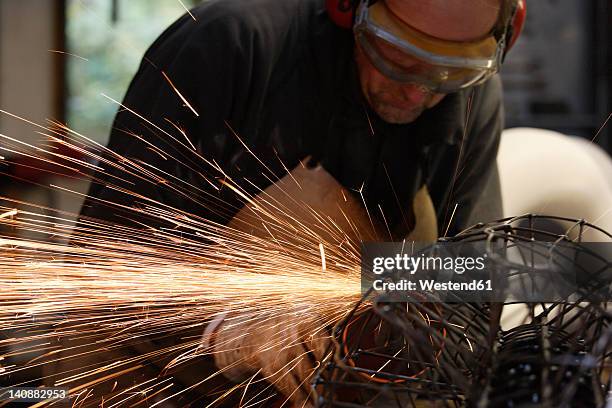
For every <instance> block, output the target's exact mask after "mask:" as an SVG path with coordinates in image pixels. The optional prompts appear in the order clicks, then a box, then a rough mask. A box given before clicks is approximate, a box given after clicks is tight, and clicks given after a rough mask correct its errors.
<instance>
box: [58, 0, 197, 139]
mask: <svg viewBox="0 0 612 408" xmlns="http://www.w3.org/2000/svg"><path fill="white" fill-rule="evenodd" d="M194 3H195V2H194V1H192V2H190V1H189V0H183V3H181V2H180V1H179V0H155V1H151V0H67V1H66V47H67V52H69V53H70V55H67V56H66V83H67V100H66V120H67V122H68V125H69V126H70V127H72V128H73V129H75V130H76V131H78V132H80V133H82V134H85V135H86V136H88V137H90V138H92V139H94V140H96V141H98V142H101V143H106V141H107V139H108V135H109V132H110V128H111V125H112V120H113V117H114V115H115V112H116V110H117V104H115V103H114V102H112V101H110V100H108V99H107V98H105V97H104V96H102V95H101V94H106V95H108V96H109V97H111V98H113V99H115V100H117V101H121V100H122V99H123V96H124V94H125V91H126V89H127V87H128V85H129V83H130V80H131V78H132V76H133V75H134V73H135V72H136V70H137V69H138V65H139V64H140V60H141V58H142V56H143V54H144V53H145V51H146V50H147V48H148V47H149V45H150V44H151V43H152V42H153V41H154V40H155V39H156V38H157V37H158V36H159V35H160V34H161V33H162V32H163V30H164V29H165V28H166V27H168V26H169V25H170V24H172V22H174V21H175V20H176V19H177V18H178V17H180V16H181V15H182V14H184V13H185V8H184V7H183V4H184V5H185V6H187V7H191V6H193V5H194Z"/></svg>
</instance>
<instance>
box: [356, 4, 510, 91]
mask: <svg viewBox="0 0 612 408" xmlns="http://www.w3.org/2000/svg"><path fill="white" fill-rule="evenodd" d="M369 3H370V2H369V1H368V0H361V2H360V4H359V7H358V8H357V14H356V19H355V25H354V32H355V37H356V40H357V42H358V43H359V45H360V47H361V49H362V50H363V52H364V53H365V54H366V56H367V57H368V59H369V60H370V61H371V62H372V65H374V67H375V68H376V69H377V70H378V71H380V72H381V73H382V74H383V75H385V76H387V77H388V78H390V79H392V80H394V81H397V82H404V83H415V84H419V85H422V86H424V87H426V88H427V89H429V90H431V91H432V92H436V93H452V92H456V91H459V90H461V89H464V88H468V87H470V86H474V85H478V84H480V83H482V82H484V81H485V80H487V79H488V78H490V77H491V76H492V75H494V74H495V73H496V72H497V71H498V70H499V66H500V64H501V60H502V56H503V51H504V48H505V44H504V41H503V39H502V40H500V41H497V40H496V38H495V37H494V36H493V34H491V35H490V36H488V37H487V38H483V39H481V40H477V41H471V42H454V41H447V40H441V39H438V38H434V37H431V36H428V35H427V34H424V33H422V32H420V31H418V30H416V29H414V28H412V27H410V26H409V25H408V24H406V23H405V22H404V21H403V20H401V19H399V17H397V16H396V15H395V14H394V13H393V11H392V10H390V9H389V8H388V7H387V6H386V4H385V2H384V1H377V2H376V3H374V4H373V5H371V6H370V5H369Z"/></svg>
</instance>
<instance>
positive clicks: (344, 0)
mask: <svg viewBox="0 0 612 408" xmlns="http://www.w3.org/2000/svg"><path fill="white" fill-rule="evenodd" d="M525 3H526V0H518V3H517V6H516V10H515V12H514V14H513V16H512V19H511V20H510V24H509V25H508V31H507V33H508V38H507V41H506V42H507V44H508V46H507V47H506V50H505V52H508V51H509V50H510V48H512V46H513V45H514V43H516V40H518V37H519V35H521V31H523V25H524V24H525V17H526V15H527V5H526V4H525ZM325 4H326V7H327V14H328V15H329V17H330V18H331V19H332V21H333V22H334V23H336V25H338V26H340V27H342V28H346V29H351V28H353V18H354V16H355V8H356V7H357V4H358V0H325Z"/></svg>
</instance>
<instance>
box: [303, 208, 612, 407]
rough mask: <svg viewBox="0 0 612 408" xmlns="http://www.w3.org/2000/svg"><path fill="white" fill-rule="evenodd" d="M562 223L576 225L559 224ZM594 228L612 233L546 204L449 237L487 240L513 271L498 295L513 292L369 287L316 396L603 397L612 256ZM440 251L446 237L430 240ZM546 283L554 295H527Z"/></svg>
mask: <svg viewBox="0 0 612 408" xmlns="http://www.w3.org/2000/svg"><path fill="white" fill-rule="evenodd" d="M568 224H569V225H568ZM542 225H545V226H546V228H544V227H542ZM551 225H557V226H559V225H565V226H566V228H565V229H563V230H562V232H552V230H551V228H550V226H551ZM587 232H588V234H590V235H591V238H589V239H592V236H593V235H597V239H598V240H599V241H606V242H607V243H609V242H612V235H610V233H608V232H606V231H604V230H602V229H600V228H598V227H596V226H594V225H592V224H589V223H586V222H584V221H581V220H573V219H568V218H561V217H546V216H536V215H525V216H521V217H515V218H508V219H504V220H500V221H497V222H494V223H489V224H478V225H475V226H473V227H471V228H469V229H467V230H465V231H463V232H461V233H460V234H458V235H457V236H455V237H451V238H444V239H441V240H440V243H456V244H458V245H459V248H463V246H465V248H468V247H469V248H473V246H469V245H467V244H476V245H481V247H482V248H483V249H484V251H485V252H486V256H487V258H488V259H487V271H489V272H490V271H492V270H494V271H495V272H496V273H497V274H498V277H499V276H500V275H501V276H504V279H503V280H502V281H500V282H501V283H502V284H501V287H500V288H499V291H501V293H497V294H496V295H495V296H502V298H499V299H497V298H495V296H494V297H493V300H495V301H491V299H486V300H484V301H479V302H474V301H462V300H461V299H459V298H457V299H455V298H453V297H452V295H451V296H450V297H449V295H448V294H447V293H436V292H435V291H414V292H410V293H409V294H406V295H405V296H407V298H404V299H402V300H401V301H393V300H397V299H393V298H392V296H391V295H390V293H388V292H384V291H383V292H380V291H379V292H376V293H375V291H374V290H373V289H370V290H368V291H367V293H365V295H364V296H363V298H362V300H361V301H360V302H359V304H358V305H356V306H355V309H354V310H353V312H352V313H351V314H350V315H349V316H348V317H347V318H346V319H344V320H343V321H342V322H340V323H339V324H338V325H337V326H336V327H335V329H334V335H333V354H332V357H331V358H330V359H329V360H328V361H327V362H326V364H324V365H323V367H322V368H321V369H320V371H319V372H318V375H317V376H316V380H315V381H314V383H313V388H314V391H315V394H316V402H317V405H318V406H320V407H353V408H355V407H366V406H367V407H370V406H374V407H447V406H452V407H464V406H465V407H478V408H485V407H508V408H515V407H535V406H548V407H559V406H567V407H593V406H604V405H605V400H606V398H605V397H606V394H607V391H608V389H609V388H610V387H609V385H608V384H607V382H608V380H607V379H606V376H607V375H608V373H607V368H608V365H607V364H606V362H607V357H608V355H609V353H610V349H611V348H610V347H611V346H612V341H611V340H612V329H611V326H610V322H611V319H612V315H611V314H610V313H609V312H608V311H607V309H606V306H607V301H608V300H609V299H610V284H611V283H612V275H611V274H612V271H611V263H610V260H611V259H612V257H610V256H609V255H610V254H609V253H607V254H606V253H605V250H604V251H603V254H602V251H598V250H594V249H593V244H590V243H587V242H585V237H586V235H587ZM464 244H465V245H464ZM609 247H610V245H609V244H608V245H607V246H605V244H604V246H599V247H596V248H600V249H601V248H608V249H609ZM436 251H439V245H438V244H435V245H433V246H431V247H429V248H427V249H425V250H424V252H425V253H428V254H431V253H436ZM440 272H441V271H433V272H432V271H430V273H434V274H436V273H440ZM404 274H405V272H404ZM386 278H387V279H390V280H399V279H401V278H402V273H398V272H397V271H395V272H393V273H390V274H387V276H386ZM551 279H552V280H551ZM498 283H499V282H498ZM552 283H555V285H553V284H552ZM543 285H545V286H546V288H545V289H546V290H548V292H550V293H554V294H555V298H554V301H553V302H543V301H538V300H534V301H529V302H527V301H525V300H524V299H521V294H526V293H540V291H541V290H542V288H543ZM551 287H554V288H553V289H555V290H556V292H555V291H552V292H551V291H550V288H551ZM522 290H525V291H524V292H522ZM517 299H518V300H517ZM364 304H365V305H367V306H368V307H364ZM509 320H512V321H513V322H511V323H509V322H508V321H509Z"/></svg>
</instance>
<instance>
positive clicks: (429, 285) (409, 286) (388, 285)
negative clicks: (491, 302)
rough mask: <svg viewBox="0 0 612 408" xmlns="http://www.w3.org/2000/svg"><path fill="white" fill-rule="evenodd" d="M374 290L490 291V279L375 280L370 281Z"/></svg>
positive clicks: (491, 287)
mask: <svg viewBox="0 0 612 408" xmlns="http://www.w3.org/2000/svg"><path fill="white" fill-rule="evenodd" d="M372 287H373V288H374V290H378V291H414V290H422V291H433V290H435V291H471V292H472V291H492V290H493V286H492V284H491V280H473V281H471V282H450V281H448V282H437V281H435V280H432V279H424V280H419V281H418V285H417V282H415V281H409V280H406V279H402V280H400V281H398V282H385V281H383V280H380V279H379V280H375V281H374V282H373V283H372Z"/></svg>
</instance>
